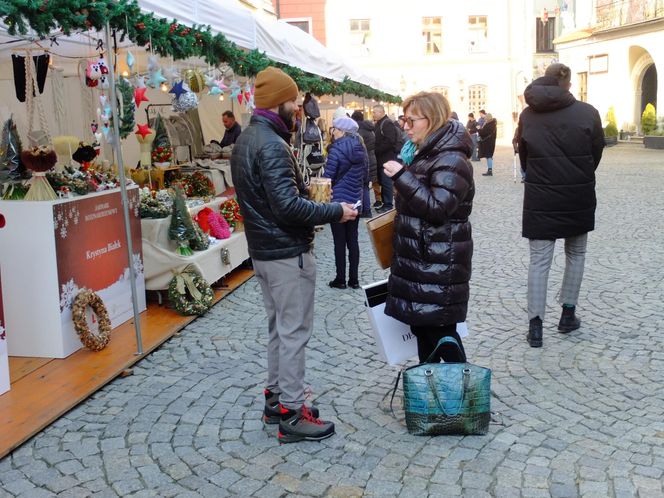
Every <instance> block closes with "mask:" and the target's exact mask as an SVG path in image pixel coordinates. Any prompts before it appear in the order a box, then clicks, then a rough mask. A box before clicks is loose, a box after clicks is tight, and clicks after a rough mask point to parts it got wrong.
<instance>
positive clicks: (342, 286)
mask: <svg viewBox="0 0 664 498" xmlns="http://www.w3.org/2000/svg"><path fill="white" fill-rule="evenodd" d="M327 285H329V286H330V287H332V288H333V289H345V288H346V282H344V281H343V280H342V281H341V282H339V281H338V280H330V281H329V282H328V284H327Z"/></svg>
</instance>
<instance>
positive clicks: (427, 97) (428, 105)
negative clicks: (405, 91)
mask: <svg viewBox="0 0 664 498" xmlns="http://www.w3.org/2000/svg"><path fill="white" fill-rule="evenodd" d="M409 109H410V110H411V111H412V112H413V113H415V114H419V115H420V116H422V117H424V118H427V120H428V121H429V127H428V128H427V137H428V136H429V135H431V133H432V132H434V131H436V130H437V129H439V128H442V127H443V126H444V125H445V124H446V123H447V120H448V119H449V117H450V103H449V102H448V101H447V99H446V98H445V97H444V96H443V95H442V94H441V93H438V92H420V93H416V94H415V95H411V96H410V97H408V98H407V99H406V100H404V102H403V112H404V114H406V113H407V112H408V110H409Z"/></svg>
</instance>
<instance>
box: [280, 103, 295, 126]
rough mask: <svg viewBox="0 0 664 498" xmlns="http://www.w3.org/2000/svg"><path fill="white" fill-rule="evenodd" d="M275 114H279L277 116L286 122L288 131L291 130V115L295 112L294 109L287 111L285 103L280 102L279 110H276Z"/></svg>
mask: <svg viewBox="0 0 664 498" xmlns="http://www.w3.org/2000/svg"><path fill="white" fill-rule="evenodd" d="M277 114H279V117H280V118H281V119H282V120H283V121H284V123H285V124H286V128H288V131H292V130H293V116H294V114H295V111H290V112H289V111H287V110H286V105H285V104H280V105H279V110H278V111H277Z"/></svg>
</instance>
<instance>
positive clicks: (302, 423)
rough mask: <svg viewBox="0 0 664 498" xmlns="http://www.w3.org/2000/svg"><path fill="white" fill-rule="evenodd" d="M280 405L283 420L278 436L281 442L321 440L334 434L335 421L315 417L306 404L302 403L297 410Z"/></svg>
mask: <svg viewBox="0 0 664 498" xmlns="http://www.w3.org/2000/svg"><path fill="white" fill-rule="evenodd" d="M279 407H280V409H281V421H280V422H279V432H278V434H277V438H278V439H279V442H280V443H296V442H298V441H320V440H322V439H326V438H328V437H330V436H332V435H333V434H334V423H332V422H326V421H324V420H321V419H319V418H318V417H314V415H313V413H312V412H311V410H310V409H309V408H308V407H307V406H306V405H302V406H301V407H300V408H298V409H297V410H289V409H288V408H284V407H283V406H282V405H279Z"/></svg>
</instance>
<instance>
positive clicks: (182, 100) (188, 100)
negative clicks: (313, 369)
mask: <svg viewBox="0 0 664 498" xmlns="http://www.w3.org/2000/svg"><path fill="white" fill-rule="evenodd" d="M172 104H173V110H174V111H175V112H187V111H190V110H192V109H196V107H198V97H196V94H195V93H194V92H184V93H183V94H182V95H180V97H173V102H172Z"/></svg>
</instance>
